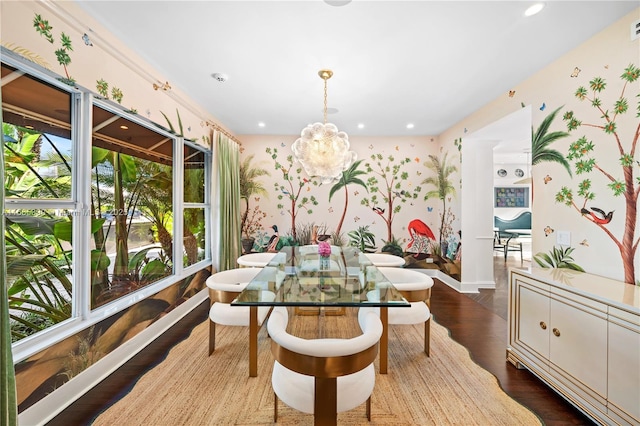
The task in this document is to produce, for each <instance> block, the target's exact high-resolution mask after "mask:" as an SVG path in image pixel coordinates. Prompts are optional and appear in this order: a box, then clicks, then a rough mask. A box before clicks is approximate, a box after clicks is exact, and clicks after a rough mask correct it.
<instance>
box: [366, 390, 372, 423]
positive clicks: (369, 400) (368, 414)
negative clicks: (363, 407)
mask: <svg viewBox="0 0 640 426" xmlns="http://www.w3.org/2000/svg"><path fill="white" fill-rule="evenodd" d="M367 420H369V421H371V396H369V398H367Z"/></svg>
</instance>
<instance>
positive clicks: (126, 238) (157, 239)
mask: <svg viewBox="0 0 640 426" xmlns="http://www.w3.org/2000/svg"><path fill="white" fill-rule="evenodd" d="M92 128H93V134H92V153H91V165H92V167H93V169H92V174H91V181H92V182H91V212H92V218H91V219H92V223H95V224H96V225H95V226H96V232H94V233H93V235H92V237H93V245H92V251H91V258H92V259H93V261H92V262H91V283H92V286H91V295H92V296H91V307H92V308H96V307H98V306H101V305H103V304H105V303H107V302H110V301H112V300H115V299H118V298H120V297H122V296H125V295H127V294H129V293H131V292H134V291H136V290H139V289H141V288H143V287H145V286H148V285H150V284H153V283H154V282H156V281H158V280H161V279H162V278H165V277H167V276H169V275H171V274H172V273H173V229H172V224H173V166H172V159H173V139H172V138H168V137H166V136H164V135H162V134H160V133H157V132H155V131H154V130H151V129H149V128H147V127H145V126H142V125H140V124H138V123H134V122H133V121H130V120H128V119H126V118H123V117H121V116H119V115H117V114H116V113H114V112H111V111H108V110H106V109H104V108H102V107H100V106H97V105H94V106H93V126H92Z"/></svg>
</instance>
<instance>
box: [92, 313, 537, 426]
mask: <svg viewBox="0 0 640 426" xmlns="http://www.w3.org/2000/svg"><path fill="white" fill-rule="evenodd" d="M289 330H290V332H292V333H293V334H296V335H298V336H300V337H305V338H316V337H318V335H319V334H320V335H322V336H324V337H351V336H353V335H354V334H355V333H357V332H358V331H359V329H358V325H357V319H356V316H355V313H354V312H353V310H351V309H349V310H347V314H346V315H344V316H324V317H315V316H299V315H291V317H290V323H289ZM422 330H423V327H422V326H407V325H405V326H391V327H390V332H389V372H388V374H386V375H381V374H376V384H375V389H374V392H373V396H372V404H371V405H372V408H371V409H372V420H371V423H369V422H367V418H366V415H365V407H364V404H363V405H362V406H361V407H357V408H355V409H354V410H351V411H349V412H345V413H339V414H338V423H339V424H341V425H342V424H344V425H367V424H372V425H400V424H402V425H408V424H415V425H446V424H452V425H515V424H517V425H539V424H541V423H540V421H539V419H538V418H537V417H536V415H535V414H533V413H532V412H531V411H529V410H528V409H527V408H525V407H523V406H522V405H520V404H519V403H518V402H516V401H515V400H513V399H511V398H510V397H509V396H508V395H507V394H505V393H504V392H503V391H502V389H500V386H499V384H498V381H497V379H496V378H495V377H494V376H493V375H492V374H491V373H489V372H487V371H486V370H484V369H482V368H481V367H479V366H478V365H477V364H475V363H474V362H473V361H472V360H471V358H470V357H469V353H468V352H467V350H466V349H465V348H464V347H463V346H461V345H459V344H458V343H456V342H454V341H453V340H452V339H451V338H450V337H449V334H448V330H447V329H446V328H444V327H442V326H440V325H439V324H437V323H436V322H435V321H434V322H433V323H432V324H431V356H430V357H427V356H426V355H425V354H424V352H423V351H422V347H423V340H422V339H423V331H422ZM217 332H218V333H217V336H216V343H217V348H216V351H215V352H214V353H213V354H212V355H211V356H207V348H208V343H207V342H208V323H207V322H206V321H205V322H204V323H202V324H200V325H198V326H197V327H195V328H194V329H193V331H192V333H191V335H190V336H189V337H188V338H187V339H185V340H184V341H182V342H180V343H178V344H177V345H176V346H175V347H174V348H173V349H171V351H170V352H169V354H168V355H167V357H166V359H165V360H163V361H162V362H161V363H160V364H158V365H157V366H156V367H154V368H153V369H152V370H150V371H148V372H147V373H145V374H144V375H143V376H142V377H141V378H140V379H139V380H138V382H137V383H136V384H135V385H134V386H133V388H132V389H131V390H130V391H129V392H128V393H127V394H126V395H125V396H124V397H123V398H122V399H120V400H119V401H117V402H116V403H115V404H114V405H112V406H111V407H109V408H108V409H107V410H106V411H104V412H103V413H101V414H100V415H99V416H98V417H97V418H96V419H95V421H94V422H93V424H94V425H109V426H111V425H115V424H122V425H125V424H126V425H222V424H228V425H259V424H273V404H274V396H273V390H272V388H271V370H272V365H273V358H272V355H271V352H270V340H269V338H268V336H267V333H266V327H263V328H262V330H260V334H259V343H258V345H259V346H258V348H259V352H258V377H253V378H250V377H249V356H248V351H249V343H248V335H249V330H248V327H223V326H218V327H217ZM377 363H378V361H376V371H378V365H377ZM278 406H279V411H278V413H279V415H278V424H281V425H290V424H312V423H313V416H312V415H309V414H304V413H300V412H298V411H295V410H293V409H291V408H289V407H287V406H286V405H284V404H283V403H282V402H280V403H279V404H278Z"/></svg>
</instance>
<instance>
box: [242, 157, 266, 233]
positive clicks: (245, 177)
mask: <svg viewBox="0 0 640 426" xmlns="http://www.w3.org/2000/svg"><path fill="white" fill-rule="evenodd" d="M253 157H254V155H253V154H251V155H249V156H247V157H246V158H245V159H244V160H242V163H240V199H241V200H244V207H245V208H244V213H242V220H241V227H240V229H243V230H244V229H246V223H247V216H248V215H249V198H250V197H251V196H252V195H264V196H268V193H267V190H266V188H265V187H264V186H263V185H262V182H260V180H259V178H261V177H262V176H271V174H270V173H269V172H268V171H267V170H265V169H261V168H260V167H254V166H253V165H252V164H251V162H252V161H253ZM246 237H249V235H247V236H246Z"/></svg>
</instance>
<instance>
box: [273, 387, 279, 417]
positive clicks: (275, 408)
mask: <svg viewBox="0 0 640 426" xmlns="http://www.w3.org/2000/svg"><path fill="white" fill-rule="evenodd" d="M273 422H274V423H278V395H276V393H275V392H274V393H273Z"/></svg>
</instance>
